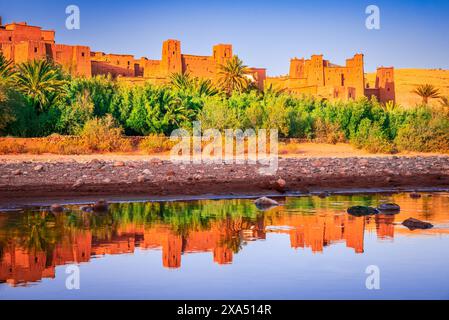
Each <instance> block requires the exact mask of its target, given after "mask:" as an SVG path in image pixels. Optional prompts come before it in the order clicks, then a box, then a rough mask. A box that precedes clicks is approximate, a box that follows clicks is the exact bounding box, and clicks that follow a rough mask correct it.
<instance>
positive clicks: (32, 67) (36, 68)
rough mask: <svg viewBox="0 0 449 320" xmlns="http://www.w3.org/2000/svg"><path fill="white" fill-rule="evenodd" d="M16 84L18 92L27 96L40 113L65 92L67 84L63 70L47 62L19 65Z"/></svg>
mask: <svg viewBox="0 0 449 320" xmlns="http://www.w3.org/2000/svg"><path fill="white" fill-rule="evenodd" d="M15 82H16V89H17V91H19V92H21V93H22V94H24V95H25V96H27V97H28V98H29V99H30V100H31V102H32V103H33V105H34V107H36V108H38V109H39V110H40V111H42V110H43V109H44V108H45V106H47V105H49V104H50V103H51V102H53V101H55V100H56V99H58V98H59V97H60V96H61V95H62V93H64V92H65V87H64V85H65V84H66V81H65V80H64V79H63V76H62V72H61V70H60V69H59V68H58V67H57V66H55V65H54V64H52V63H51V62H49V61H47V60H34V61H30V62H25V63H22V64H20V65H18V66H17V74H16V76H15Z"/></svg>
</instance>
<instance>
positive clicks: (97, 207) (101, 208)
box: [92, 200, 109, 212]
mask: <svg viewBox="0 0 449 320" xmlns="http://www.w3.org/2000/svg"><path fill="white" fill-rule="evenodd" d="M92 209H93V211H95V212H105V211H108V209H109V204H108V203H107V201H105V200H99V201H97V202H96V203H95V204H94V206H93V208H92Z"/></svg>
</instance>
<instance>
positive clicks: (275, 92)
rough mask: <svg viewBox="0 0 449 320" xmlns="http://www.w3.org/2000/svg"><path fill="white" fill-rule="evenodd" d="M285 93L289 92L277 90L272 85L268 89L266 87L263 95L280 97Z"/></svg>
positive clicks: (283, 89)
mask: <svg viewBox="0 0 449 320" xmlns="http://www.w3.org/2000/svg"><path fill="white" fill-rule="evenodd" d="M285 92H287V89H286V88H276V87H274V86H273V84H272V83H270V85H269V86H268V87H266V88H265V90H264V91H263V95H264V96H274V97H279V96H280V95H282V94H283V93H285Z"/></svg>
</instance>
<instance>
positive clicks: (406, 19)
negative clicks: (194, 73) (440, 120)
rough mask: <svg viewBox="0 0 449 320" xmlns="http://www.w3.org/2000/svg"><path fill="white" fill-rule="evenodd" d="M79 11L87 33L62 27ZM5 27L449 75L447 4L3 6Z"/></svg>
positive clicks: (126, 47)
mask: <svg viewBox="0 0 449 320" xmlns="http://www.w3.org/2000/svg"><path fill="white" fill-rule="evenodd" d="M70 4H75V5H78V6H79V7H80V11H81V29H80V30H72V31H70V30H67V29H66V28H65V19H66V14H65V8H66V7H67V6H68V5H70ZM370 4H375V5H377V6H378V7H379V8H380V10H381V29H380V30H368V29H366V28H365V19H366V17H367V15H366V14H365V8H366V7H367V6H368V5H370ZM0 15H1V16H2V17H3V22H4V23H8V22H12V21H27V22H28V23H29V24H33V25H39V26H42V27H44V28H46V29H54V30H56V41H57V42H58V43H66V44H83V45H89V46H90V47H91V49H92V50H94V51H104V52H110V53H129V54H134V55H135V56H136V57H141V56H146V57H149V58H152V59H159V58H160V56H161V45H162V41H163V40H165V39H169V38H173V39H179V40H181V41H182V50H183V52H184V53H189V54H199V55H210V54H211V51H212V46H213V45H214V44H217V43H232V44H233V46H234V52H235V53H236V54H238V55H239V56H240V58H242V59H243V60H244V62H245V63H246V64H247V65H250V66H255V67H265V68H267V69H268V74H269V75H280V74H286V73H288V68H289V61H290V58H292V57H303V56H304V57H308V56H310V55H311V54H321V53H322V54H324V55H325V57H326V58H327V59H329V60H331V61H332V62H334V63H337V64H344V62H345V59H346V58H348V57H351V56H352V55H353V54H354V53H357V52H362V53H364V54H365V61H366V70H367V71H373V70H375V68H376V67H377V66H381V65H384V66H395V67H396V68H444V69H449V59H448V56H449V50H448V49H449V36H448V32H449V1H447V0H435V1H423V0H421V1H415V0H409V1H403V0H394V1H392V0H386V1H384V0H371V1H358V0H338V1H337V0H334V1H329V0H313V1H312V0H309V1H302V0H295V1H290V0H288V1H287V0H277V1H274V0H273V1H264V0H258V1H253V0H248V1H244V0H240V1H234V0H226V1H213V0H210V1H200V0H197V1H187V0H185V1H178V0H170V1H151V0H145V1H144V0H128V1H124V0H122V1H113V0H109V1H106V0H96V1H92V0H91V1H87V0H71V1H64V0H62V1H61V0H58V1H56V0H47V1H44V0H33V1H28V0H14V1H10V0H8V1H6V0H0Z"/></svg>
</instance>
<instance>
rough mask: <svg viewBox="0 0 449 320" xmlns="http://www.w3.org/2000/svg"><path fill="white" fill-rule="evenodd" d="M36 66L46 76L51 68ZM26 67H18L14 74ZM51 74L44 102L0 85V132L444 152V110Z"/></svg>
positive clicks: (194, 83) (188, 82)
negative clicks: (245, 135) (287, 141)
mask: <svg viewBox="0 0 449 320" xmlns="http://www.w3.org/2000/svg"><path fill="white" fill-rule="evenodd" d="M35 63H36V62H35ZM41 67H42V69H44V71H45V70H46V69H45V68H47V69H48V68H50V67H48V66H41ZM44 67H45V68H44ZM22 69H23V70H25V71H21V70H22ZM26 70H27V69H26V68H24V67H22V68H18V72H19V73H20V72H26ZM51 70H52V73H53V76H54V77H55V79H56V80H55V81H56V83H55V84H54V87H52V88H50V89H48V88H47V89H46V90H47V91H44V92H50V93H51V94H50V98H47V99H44V98H42V97H41V96H40V95H39V94H38V93H36V92H33V91H30V90H29V88H27V84H26V77H24V76H22V78H24V79H25V80H24V79H22V80H21V81H22V83H21V86H20V87H18V86H16V84H17V83H15V81H18V80H15V79H17V78H18V77H14V76H9V79H8V78H7V79H3V80H2V82H0V108H1V110H0V111H1V114H0V133H1V134H2V135H11V136H16V137H42V136H48V135H51V134H54V133H57V134H61V135H84V136H89V132H92V134H91V135H90V136H89V137H88V138H86V139H87V140H89V141H91V143H94V144H97V143H98V144H102V143H103V144H108V145H107V146H102V147H101V149H105V150H107V149H108V148H110V147H111V144H113V142H112V141H111V140H110V139H109V140H108V139H107V138H106V136H108V137H112V139H115V138H114V137H116V138H117V139H119V138H118V137H119V136H120V135H121V134H126V135H130V136H133V135H139V136H149V135H150V136H152V137H155V136H157V135H166V136H167V135H170V134H171V132H172V131H173V130H174V129H178V128H186V129H189V128H191V126H192V123H193V121H196V120H200V121H201V122H202V128H203V129H204V130H205V129H208V128H217V129H220V130H224V129H230V128H240V129H243V130H246V129H256V130H257V129H278V130H279V135H280V137H288V138H299V139H308V140H314V141H319V142H327V143H338V142H350V143H352V144H353V145H355V146H356V147H357V148H363V149H367V150H368V151H370V152H395V151H397V150H399V151H425V152H430V151H435V152H441V151H448V150H449V119H448V116H447V113H444V112H441V111H437V110H433V109H431V108H430V107H426V106H417V107H413V108H408V109H406V108H400V107H394V106H392V105H391V104H388V105H387V106H385V105H382V104H380V103H378V102H377V101H376V100H369V99H366V98H363V99H360V100H357V101H347V102H343V101H335V102H331V101H327V100H323V99H317V98H313V97H307V96H303V97H299V96H295V95H292V94H289V93H285V92H276V90H272V89H270V90H267V91H266V92H260V91H258V90H257V89H254V88H252V87H249V88H248V90H246V91H243V92H242V91H234V92H233V93H229V92H226V91H220V90H219V89H217V88H214V87H213V84H212V83H211V82H207V81H203V80H201V79H196V78H195V79H190V78H189V77H186V76H183V75H178V76H174V77H172V82H171V83H170V84H167V85H159V86H156V85H152V84H149V83H147V84H144V85H131V84H126V83H120V82H117V81H114V80H113V79H111V78H109V77H100V76H97V77H93V78H91V79H85V78H71V77H70V76H68V75H66V74H64V73H63V72H62V71H61V70H60V69H59V68H58V67H56V66H53V69H51ZM19 78H20V77H19ZM102 126H103V127H104V128H103V129H101V128H100V127H102ZM102 130H103V131H102ZM101 134H103V136H101ZM102 137H104V138H102ZM118 143H120V142H118ZM146 144H147V146H146V147H147V148H148V149H152V148H154V146H153V144H152V143H150V142H146ZM90 147H92V146H90ZM156 147H157V148H159V146H156ZM111 148H112V147H111ZM160 148H161V149H165V148H166V147H165V146H161V147H160Z"/></svg>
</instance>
